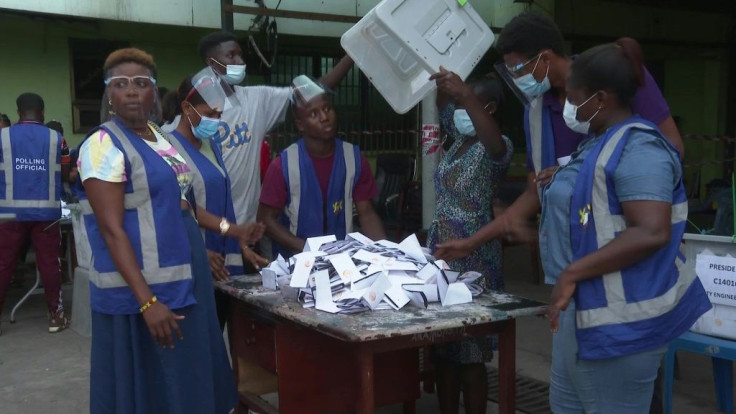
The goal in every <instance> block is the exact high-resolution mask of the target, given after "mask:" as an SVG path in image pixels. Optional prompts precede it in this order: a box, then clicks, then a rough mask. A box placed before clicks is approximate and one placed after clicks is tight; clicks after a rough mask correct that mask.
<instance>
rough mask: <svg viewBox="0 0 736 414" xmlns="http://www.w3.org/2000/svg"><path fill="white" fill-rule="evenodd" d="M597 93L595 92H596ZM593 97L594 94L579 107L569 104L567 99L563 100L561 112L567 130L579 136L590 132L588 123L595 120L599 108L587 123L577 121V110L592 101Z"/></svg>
mask: <svg viewBox="0 0 736 414" xmlns="http://www.w3.org/2000/svg"><path fill="white" fill-rule="evenodd" d="M596 93H597V92H596ZM594 96H595V93H594V94H593V95H591V96H590V98H588V99H586V100H585V102H583V103H581V104H580V105H573V104H571V103H570V100H569V99H565V107H564V108H563V110H562V117H563V118H564V119H565V124H566V125H567V127H568V128H570V129H572V130H573V131H575V132H578V133H580V134H587V133H588V132H589V130H590V121H592V120H593V118H595V116H596V115H598V112H600V108H599V109H598V110H597V111H595V113H594V114H593V116H591V117H590V118H589V119H588V120H587V121H584V122H583V121H578V108H580V107H581V106H583V105H585V104H586V103H588V101H590V100H591V99H593V97H594Z"/></svg>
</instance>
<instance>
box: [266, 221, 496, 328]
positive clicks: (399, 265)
mask: <svg viewBox="0 0 736 414" xmlns="http://www.w3.org/2000/svg"><path fill="white" fill-rule="evenodd" d="M261 276H262V277H263V286H264V287H265V288H266V289H272V290H276V289H279V286H286V285H288V286H290V287H291V288H295V289H296V290H297V300H298V301H299V302H300V303H301V304H302V306H304V307H305V308H315V309H318V310H321V311H324V312H330V313H341V314H351V313H359V312H366V311H371V310H381V309H393V310H399V309H401V308H403V307H404V306H417V307H420V308H426V307H427V306H429V304H430V303H433V302H438V303H440V304H441V305H442V306H451V305H457V304H461V303H468V302H471V301H472V300H473V296H478V295H480V294H481V293H482V292H483V289H482V287H481V286H480V284H479V283H478V281H479V279H480V278H481V276H482V275H481V274H480V273H478V272H465V273H463V274H460V272H457V271H454V270H452V269H451V268H450V267H449V266H448V264H447V263H445V262H444V261H442V260H434V258H433V257H432V256H431V255H430V254H429V251H428V250H427V249H426V248H423V247H422V246H421V245H420V244H419V241H418V240H417V237H416V235H414V234H412V235H411V236H409V237H407V238H406V239H404V240H403V241H402V242H401V243H398V244H397V243H393V242H390V241H388V240H380V241H376V242H374V241H372V240H371V239H369V238H368V237H366V236H364V235H363V234H360V233H350V234H348V235H347V237H346V238H345V240H337V239H336V238H335V236H323V237H313V238H309V239H307V241H306V243H305V247H304V251H303V252H301V253H299V254H296V255H294V256H293V257H291V258H290V259H289V260H286V259H284V258H283V257H282V256H278V257H277V258H276V260H274V261H273V262H271V263H270V264H269V265H268V266H267V267H265V268H263V269H262V270H261Z"/></svg>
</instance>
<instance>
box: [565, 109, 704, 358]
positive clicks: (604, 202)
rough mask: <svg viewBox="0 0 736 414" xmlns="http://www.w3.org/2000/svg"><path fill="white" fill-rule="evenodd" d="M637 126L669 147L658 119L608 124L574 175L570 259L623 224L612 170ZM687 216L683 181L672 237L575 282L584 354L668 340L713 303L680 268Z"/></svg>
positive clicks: (675, 199)
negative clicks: (631, 261)
mask: <svg viewBox="0 0 736 414" xmlns="http://www.w3.org/2000/svg"><path fill="white" fill-rule="evenodd" d="M632 129H638V130H645V131H647V132H650V133H652V134H653V135H656V136H658V137H659V138H661V139H662V140H663V142H666V143H667V145H670V144H669V142H668V141H667V140H666V139H665V138H664V137H663V136H662V135H661V133H660V132H659V130H658V129H657V127H656V126H655V125H654V124H652V123H651V122H649V121H645V120H644V119H642V118H639V117H632V118H629V119H628V120H626V121H624V122H622V123H620V124H618V125H616V126H614V127H611V128H609V130H608V132H607V133H606V135H604V136H603V137H601V138H600V141H599V142H598V143H596V144H595V146H594V147H593V149H592V150H591V151H590V152H589V153H588V155H587V156H586V158H585V160H584V161H583V164H582V166H581V169H580V172H579V174H578V177H577V179H576V181H575V189H574V192H573V196H572V203H571V208H570V242H571V245H572V251H573V261H575V260H579V259H581V258H582V257H584V256H586V255H588V254H590V253H593V252H595V251H596V250H598V249H600V248H601V247H603V246H605V245H606V244H608V243H609V242H610V241H611V240H613V239H614V238H615V237H616V236H617V235H618V234H619V233H621V232H622V231H624V230H625V229H626V220H625V218H624V215H623V208H622V206H621V203H620V202H619V201H618V199H617V197H616V191H615V187H614V181H613V174H614V172H615V170H616V166H617V165H618V162H619V159H620V157H621V154H622V153H623V151H624V148H625V147H626V144H627V141H628V138H629V136H630V132H631V130H632ZM686 220H687V197H686V194H685V187H684V185H683V183H682V179H681V180H680V182H679V184H678V185H677V187H676V188H675V189H674V191H673V193H672V231H671V235H670V242H669V243H668V244H667V245H666V246H664V247H662V248H661V249H659V250H658V251H657V252H655V253H654V254H652V255H651V256H649V257H648V258H646V259H644V260H642V261H641V262H639V263H637V264H635V265H633V266H630V267H628V268H625V269H621V270H619V271H616V272H612V273H608V274H605V275H601V276H600V277H597V278H593V279H588V280H585V281H582V282H578V283H577V288H576V290H575V305H576V322H577V324H576V325H577V330H576V333H577V340H578V349H579V350H578V353H579V355H580V358H582V359H588V360H591V359H604V358H613V357H618V356H623V355H630V354H635V353H639V352H644V351H647V350H651V349H655V348H657V347H660V346H663V345H666V344H667V343H668V342H670V341H671V340H672V339H674V338H676V337H677V336H679V335H680V334H682V333H683V332H685V331H687V330H688V329H690V327H691V326H692V325H693V323H695V321H696V320H697V319H698V318H699V317H700V316H701V315H702V314H703V313H705V312H706V311H707V310H708V309H710V307H711V305H710V301H709V300H708V297H707V295H706V293H705V290H704V289H703V286H702V285H701V283H700V280H699V279H698V278H697V276H696V275H695V273H694V272H692V273H688V272H682V268H683V266H684V263H685V256H684V254H683V253H682V252H681V251H680V247H681V242H682V235H683V233H684V232H685V224H686Z"/></svg>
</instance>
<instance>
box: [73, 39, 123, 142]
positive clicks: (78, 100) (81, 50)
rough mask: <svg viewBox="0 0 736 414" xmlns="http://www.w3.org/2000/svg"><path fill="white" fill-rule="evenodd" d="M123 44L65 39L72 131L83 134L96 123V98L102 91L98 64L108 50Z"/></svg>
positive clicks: (101, 64) (105, 56) (100, 72)
mask: <svg viewBox="0 0 736 414" xmlns="http://www.w3.org/2000/svg"><path fill="white" fill-rule="evenodd" d="M127 46H128V44H127V43H125V42H111V41H108V40H100V39H69V50H70V53H71V59H70V60H71V64H72V70H71V72H72V120H73V124H74V125H73V127H74V132H75V133H78V134H85V133H87V131H89V130H90V129H92V128H94V127H95V126H96V125H98V124H99V123H100V99H102V95H103V93H104V90H105V85H104V84H103V73H102V66H103V64H104V63H105V58H107V55H109V54H110V52H112V51H114V50H116V49H120V48H121V47H127Z"/></svg>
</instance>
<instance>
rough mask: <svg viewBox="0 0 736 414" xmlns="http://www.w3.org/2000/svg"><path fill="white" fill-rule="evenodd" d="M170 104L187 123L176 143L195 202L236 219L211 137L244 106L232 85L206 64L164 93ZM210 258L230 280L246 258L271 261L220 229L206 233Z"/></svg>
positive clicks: (221, 304)
mask: <svg viewBox="0 0 736 414" xmlns="http://www.w3.org/2000/svg"><path fill="white" fill-rule="evenodd" d="M164 101H165V102H164V105H168V106H169V107H171V108H175V113H174V115H181V118H182V122H179V124H178V126H177V128H176V129H175V130H174V131H172V134H171V135H172V136H173V137H174V140H173V141H172V143H173V144H174V146H175V147H176V148H177V149H178V150H179V152H180V153H181V154H182V156H183V157H184V158H185V160H186V161H187V164H188V165H189V166H190V168H191V169H192V172H193V183H192V185H193V191H194V201H195V203H197V206H199V207H203V208H204V209H205V210H207V211H208V212H210V213H212V214H214V215H215V216H218V217H225V218H227V220H228V221H230V222H232V223H234V222H235V221H236V219H235V212H234V209H233V199H232V195H231V193H230V191H231V187H230V178H229V177H228V174H227V170H226V169H225V166H224V163H223V160H222V151H221V149H220V146H219V145H213V143H212V141H211V138H212V137H213V136H214V135H215V134H216V133H217V129H218V127H219V124H220V116H221V115H222V111H223V110H225V109H235V108H236V107H238V106H239V102H238V99H237V98H236V97H235V95H234V93H233V90H232V88H231V87H230V85H228V84H227V83H225V82H222V81H221V80H220V79H219V77H218V76H217V75H216V74H215V72H214V71H213V70H212V69H211V68H209V67H206V68H204V69H202V70H201V71H199V72H198V73H197V74H196V75H194V76H191V77H188V78H186V79H184V80H183V81H182V83H181V84H180V85H179V87H178V88H177V89H176V90H175V91H171V92H169V93H168V94H167V95H166V96H165V97H164ZM203 236H204V241H205V247H206V248H207V258H208V259H209V263H210V270H211V272H212V277H213V278H214V279H215V280H218V281H225V280H228V277H229V276H230V275H239V274H244V271H245V270H244V267H243V256H245V258H246V260H248V261H249V262H250V264H251V265H252V266H253V267H254V268H256V269H259V268H260V267H261V266H265V265H267V264H268V260H267V259H265V258H263V257H261V256H259V255H258V254H257V253H256V252H255V251H253V249H251V248H246V249H245V250H244V251H243V254H242V255H241V249H240V246H238V243H237V240H235V239H232V238H226V237H224V236H223V235H222V234H220V231H210V230H208V231H204V232H203ZM215 297H216V301H217V305H218V306H217V310H218V317H219V320H220V326H221V327H222V326H223V325H224V322H225V316H226V314H225V313H226V312H225V311H226V309H225V308H226V301H225V300H223V299H226V298H220V296H219V295H218V292H217V291H216V292H215Z"/></svg>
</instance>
